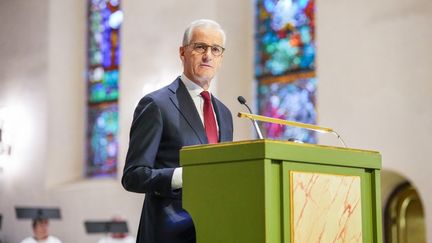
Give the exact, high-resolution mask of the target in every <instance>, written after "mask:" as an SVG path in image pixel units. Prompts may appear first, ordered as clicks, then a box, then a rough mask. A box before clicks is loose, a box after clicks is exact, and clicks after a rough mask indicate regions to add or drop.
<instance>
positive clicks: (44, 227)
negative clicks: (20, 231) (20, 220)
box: [21, 218, 61, 243]
mask: <svg viewBox="0 0 432 243" xmlns="http://www.w3.org/2000/svg"><path fill="white" fill-rule="evenodd" d="M48 226H49V224H48V219H44V218H37V219H34V220H33V223H32V227H33V234H34V236H33V237H27V238H25V239H24V240H22V241H21V243H61V241H60V240H59V239H57V238H56V237H54V236H51V235H49V232H48Z"/></svg>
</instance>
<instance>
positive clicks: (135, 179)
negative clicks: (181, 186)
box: [122, 97, 175, 197]
mask: <svg viewBox="0 0 432 243" xmlns="http://www.w3.org/2000/svg"><path fill="white" fill-rule="evenodd" d="M162 131H163V121H162V115H161V111H160V109H159V107H158V106H157V104H156V103H155V102H154V101H153V99H151V98H150V97H144V98H143V99H141V101H140V103H139V104H138V106H137V108H136V109H135V113H134V118H133V122H132V127H131V131H130V140H129V149H128V152H127V155H126V164H125V167H124V171H123V177H122V184H123V187H124V188H125V189H126V190H128V191H132V192H138V193H150V194H155V195H159V196H166V197H170V196H172V195H173V194H175V193H174V192H173V191H172V189H171V178H172V174H173V172H174V168H157V162H156V155H157V153H158V149H159V144H160V140H161V136H162Z"/></svg>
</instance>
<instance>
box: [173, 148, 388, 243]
mask: <svg viewBox="0 0 432 243" xmlns="http://www.w3.org/2000/svg"><path fill="white" fill-rule="evenodd" d="M180 161H181V164H182V166H183V207H184V208H185V209H186V210H187V211H188V212H189V213H190V215H191V216H192V219H193V221H194V224H195V231H196V236H197V243H214V242H218V243H282V242H283V243H309V242H323V243H327V242H364V243H371V242H382V237H381V199H380V167H381V155H380V154H379V153H378V152H374V151H365V150H357V149H346V148H339V147H329V146H321V145H312V144H298V143H292V142H284V141H274V140H253V141H241V142H232V143H220V144H216V145H201V146H190V147H185V148H183V149H182V150H181V152H180Z"/></svg>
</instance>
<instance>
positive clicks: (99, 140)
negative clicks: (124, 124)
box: [87, 104, 118, 176]
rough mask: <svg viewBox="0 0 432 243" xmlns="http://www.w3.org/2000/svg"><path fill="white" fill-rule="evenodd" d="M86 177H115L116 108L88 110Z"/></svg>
mask: <svg viewBox="0 0 432 243" xmlns="http://www.w3.org/2000/svg"><path fill="white" fill-rule="evenodd" d="M89 115H90V121H92V122H90V124H89V128H90V131H89V139H90V148H91V149H90V150H89V151H90V153H89V154H88V157H89V158H88V161H89V162H88V163H90V164H88V166H87V175H88V176H115V175H116V171H117V153H118V135H117V134H118V106H117V104H113V105H109V106H104V105H102V106H96V107H91V108H90V114H89Z"/></svg>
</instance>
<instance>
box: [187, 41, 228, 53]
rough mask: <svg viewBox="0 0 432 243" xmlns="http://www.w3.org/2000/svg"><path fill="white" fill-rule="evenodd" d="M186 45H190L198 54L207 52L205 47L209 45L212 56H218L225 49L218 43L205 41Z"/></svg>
mask: <svg viewBox="0 0 432 243" xmlns="http://www.w3.org/2000/svg"><path fill="white" fill-rule="evenodd" d="M186 46H192V49H193V50H194V51H196V52H198V53H199V54H204V53H206V52H207V48H209V47H210V51H211V53H212V54H213V56H215V57H218V56H220V55H222V53H223V52H224V51H225V48H223V47H222V46H218V45H207V44H206V43H199V42H198V43H191V44H189V45H186Z"/></svg>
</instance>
